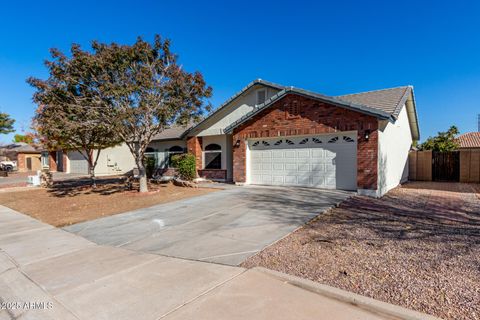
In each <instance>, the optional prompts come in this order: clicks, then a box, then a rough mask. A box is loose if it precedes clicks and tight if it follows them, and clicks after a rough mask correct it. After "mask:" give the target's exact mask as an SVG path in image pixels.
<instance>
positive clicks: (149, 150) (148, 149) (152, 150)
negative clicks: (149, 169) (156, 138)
mask: <svg viewBox="0 0 480 320" xmlns="http://www.w3.org/2000/svg"><path fill="white" fill-rule="evenodd" d="M145 152H147V153H148V152H155V149H153V148H152V147H147V149H145Z"/></svg>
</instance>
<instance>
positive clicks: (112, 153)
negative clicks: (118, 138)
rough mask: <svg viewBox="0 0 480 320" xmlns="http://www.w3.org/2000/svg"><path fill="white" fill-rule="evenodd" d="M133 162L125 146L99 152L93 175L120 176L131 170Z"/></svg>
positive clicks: (133, 165)
mask: <svg viewBox="0 0 480 320" xmlns="http://www.w3.org/2000/svg"><path fill="white" fill-rule="evenodd" d="M134 167H136V165H135V160H134V159H133V156H132V154H131V152H130V150H129V149H128V147H127V145H126V144H121V145H119V146H116V147H113V148H107V149H104V150H102V151H101V152H100V156H99V157H98V162H97V167H96V168H95V173H96V174H97V175H109V174H122V173H126V172H128V171H130V170H132V169H133V168H134Z"/></svg>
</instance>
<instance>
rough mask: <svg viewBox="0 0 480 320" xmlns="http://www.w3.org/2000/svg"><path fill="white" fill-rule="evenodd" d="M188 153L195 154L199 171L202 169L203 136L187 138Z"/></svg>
mask: <svg viewBox="0 0 480 320" xmlns="http://www.w3.org/2000/svg"><path fill="white" fill-rule="evenodd" d="M187 149H188V153H191V154H193V155H194V156H195V164H196V168H197V171H198V170H202V166H203V164H202V137H189V138H188V139H187Z"/></svg>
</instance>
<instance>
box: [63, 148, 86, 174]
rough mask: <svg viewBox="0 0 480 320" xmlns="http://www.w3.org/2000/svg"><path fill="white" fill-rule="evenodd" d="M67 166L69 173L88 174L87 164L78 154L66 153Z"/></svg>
mask: <svg viewBox="0 0 480 320" xmlns="http://www.w3.org/2000/svg"><path fill="white" fill-rule="evenodd" d="M68 166H69V172H70V173H78V174H88V162H87V160H85V158H84V157H83V156H82V155H81V154H80V152H77V151H75V152H69V153H68Z"/></svg>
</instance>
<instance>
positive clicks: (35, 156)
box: [1, 142, 61, 172]
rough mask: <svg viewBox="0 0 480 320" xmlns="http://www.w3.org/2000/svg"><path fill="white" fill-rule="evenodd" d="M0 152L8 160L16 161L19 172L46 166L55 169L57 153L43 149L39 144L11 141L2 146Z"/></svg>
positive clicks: (40, 168)
mask: <svg viewBox="0 0 480 320" xmlns="http://www.w3.org/2000/svg"><path fill="white" fill-rule="evenodd" d="M1 154H2V155H3V156H4V157H5V158H6V159H8V160H11V161H16V163H17V170H18V171H20V172H25V171H37V170H42V169H43V168H48V167H50V168H53V171H56V169H57V153H56V152H48V151H45V149H44V148H43V146H41V145H36V144H27V143H25V142H18V143H12V144H9V145H6V146H3V147H2V148H1ZM60 163H61V160H60ZM60 171H61V165H60Z"/></svg>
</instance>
